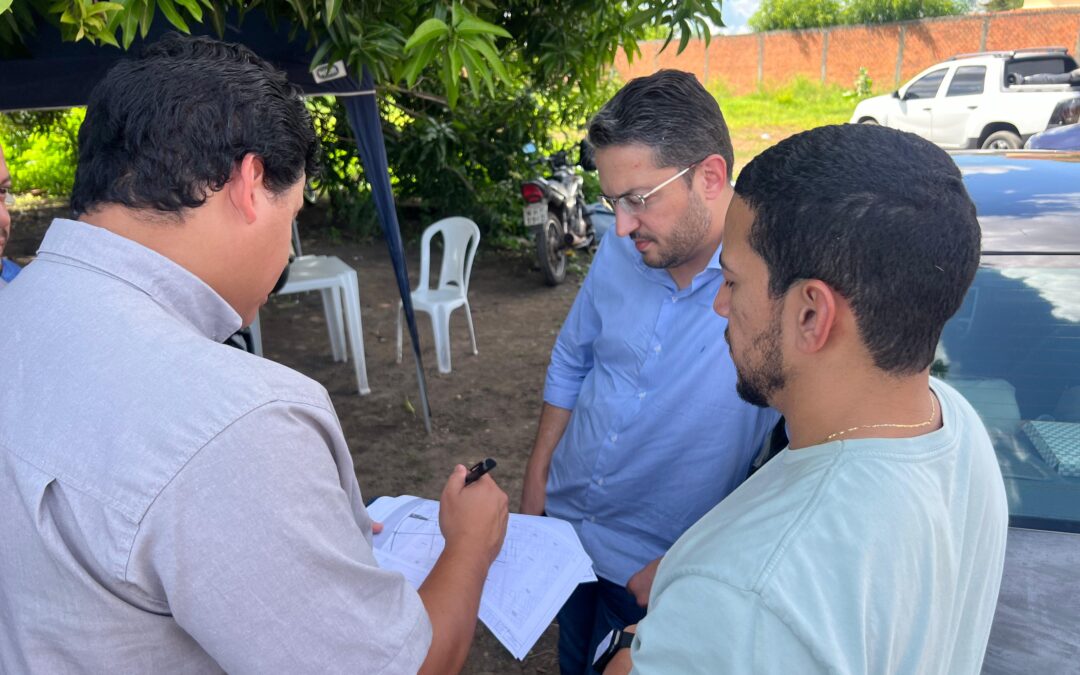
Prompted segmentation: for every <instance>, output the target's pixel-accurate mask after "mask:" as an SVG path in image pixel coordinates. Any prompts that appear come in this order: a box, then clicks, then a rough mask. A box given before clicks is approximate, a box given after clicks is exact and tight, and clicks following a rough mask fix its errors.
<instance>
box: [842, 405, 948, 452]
mask: <svg viewBox="0 0 1080 675" xmlns="http://www.w3.org/2000/svg"><path fill="white" fill-rule="evenodd" d="M935 417H937V402H936V401H935V399H934V393H933V392H930V419H928V420H926V421H925V422H919V423H918V424H863V425H861V426H857V427H851V428H850V429H844V430H843V431H836V432H833V433H831V434H829V435H828V436H826V437H825V441H824V442H825V443H828V442H829V441H832V440H835V439H837V438H839V437H840V436H843V435H844V434H850V433H851V432H852V431H858V430H859V429H884V428H889V429H918V428H919V427H928V426H930V425H931V424H933V423H934V418H935Z"/></svg>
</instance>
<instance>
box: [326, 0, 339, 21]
mask: <svg viewBox="0 0 1080 675" xmlns="http://www.w3.org/2000/svg"><path fill="white" fill-rule="evenodd" d="M340 11H341V0H326V14H325V16H323V21H324V22H325V23H326V24H327V25H329V24H331V23H333V22H334V19H336V18H337V15H338V12H340Z"/></svg>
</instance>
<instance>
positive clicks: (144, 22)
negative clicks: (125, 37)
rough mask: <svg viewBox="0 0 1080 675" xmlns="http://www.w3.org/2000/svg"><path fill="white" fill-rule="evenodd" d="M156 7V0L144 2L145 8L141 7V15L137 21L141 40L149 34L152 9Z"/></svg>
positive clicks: (152, 15) (152, 17)
mask: <svg viewBox="0 0 1080 675" xmlns="http://www.w3.org/2000/svg"><path fill="white" fill-rule="evenodd" d="M155 6H156V0H146V6H145V7H143V15H142V17H141V18H140V19H139V34H140V35H142V37H143V38H145V37H146V36H147V34H148V33H149V32H150V24H152V23H153V22H154V8H155Z"/></svg>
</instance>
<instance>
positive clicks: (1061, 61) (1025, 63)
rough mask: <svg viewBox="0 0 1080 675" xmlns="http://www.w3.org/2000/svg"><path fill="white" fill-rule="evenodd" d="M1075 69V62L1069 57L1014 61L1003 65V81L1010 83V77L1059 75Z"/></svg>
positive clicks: (1046, 57)
mask: <svg viewBox="0 0 1080 675" xmlns="http://www.w3.org/2000/svg"><path fill="white" fill-rule="evenodd" d="M1075 69H1076V61H1073V60H1072V57H1071V56H1065V55H1062V56H1043V57H1040V58H1037V59H1014V60H1012V61H1009V62H1008V63H1006V64H1005V81H1006V82H1011V81H1012V80H1011V79H1010V78H1009V76H1010V75H1016V76H1017V77H1018V78H1019V77H1025V76H1027V75H1040V74H1046V75H1061V74H1062V73H1067V72H1069V71H1071V70H1075Z"/></svg>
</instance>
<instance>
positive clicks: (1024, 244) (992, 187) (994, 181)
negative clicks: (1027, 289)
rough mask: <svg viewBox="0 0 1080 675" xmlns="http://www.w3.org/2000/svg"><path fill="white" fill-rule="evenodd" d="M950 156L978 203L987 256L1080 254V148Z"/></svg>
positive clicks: (983, 243)
mask: <svg viewBox="0 0 1080 675" xmlns="http://www.w3.org/2000/svg"><path fill="white" fill-rule="evenodd" d="M952 157H953V160H954V161H955V162H956V164H957V166H959V167H960V172H961V173H962V174H963V176H964V184H965V186H966V187H967V190H968V194H970V195H971V199H972V201H974V202H975V208H976V211H977V213H978V216H979V225H980V226H981V227H982V232H983V237H982V250H983V255H988V254H990V255H993V254H999V255H1000V254H1039V255H1046V254H1056V255H1080V152H1048V151H1038V150H1035V151H1007V152H986V151H969V152H954V153H952Z"/></svg>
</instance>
